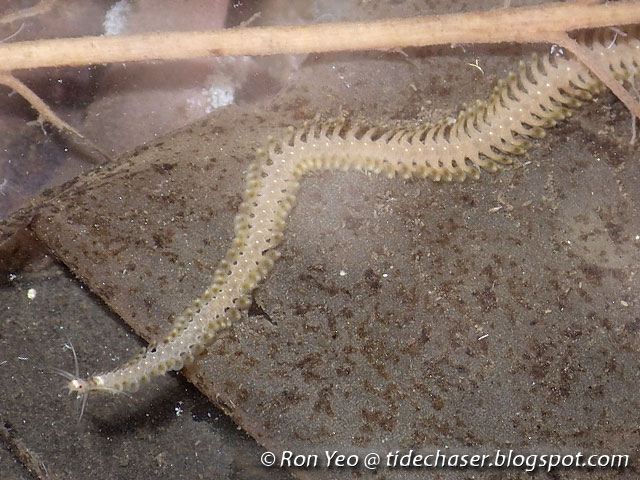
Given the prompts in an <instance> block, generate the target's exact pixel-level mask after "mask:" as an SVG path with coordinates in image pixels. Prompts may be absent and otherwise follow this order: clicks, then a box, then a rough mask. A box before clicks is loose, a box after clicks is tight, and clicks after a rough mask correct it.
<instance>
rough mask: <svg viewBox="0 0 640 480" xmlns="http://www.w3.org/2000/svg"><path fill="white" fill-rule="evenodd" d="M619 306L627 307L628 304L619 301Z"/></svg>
mask: <svg viewBox="0 0 640 480" xmlns="http://www.w3.org/2000/svg"><path fill="white" fill-rule="evenodd" d="M620 305H622V306H623V307H628V306H629V304H628V303H627V302H625V301H624V300H620Z"/></svg>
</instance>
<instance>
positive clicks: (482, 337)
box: [478, 333, 489, 340]
mask: <svg viewBox="0 0 640 480" xmlns="http://www.w3.org/2000/svg"><path fill="white" fill-rule="evenodd" d="M488 336H489V334H488V333H485V334H484V335H482V336H481V337H478V340H484V339H485V338H487V337H488Z"/></svg>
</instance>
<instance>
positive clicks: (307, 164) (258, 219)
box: [67, 31, 640, 399]
mask: <svg viewBox="0 0 640 480" xmlns="http://www.w3.org/2000/svg"><path fill="white" fill-rule="evenodd" d="M632 33H634V34H637V32H635V31H634V32H632ZM613 40H614V38H613V33H604V34H600V38H598V39H597V40H594V41H592V42H590V43H589V44H588V46H589V48H591V49H592V50H593V52H594V53H596V54H597V55H598V56H599V57H600V58H601V59H602V61H603V62H605V64H606V65H608V66H609V68H610V69H611V70H612V71H613V72H614V74H615V75H616V76H618V77H619V78H620V79H621V80H623V81H624V80H625V79H628V78H630V77H631V78H633V76H634V75H635V74H637V73H638V70H639V65H640V41H639V40H638V38H637V35H635V36H634V35H632V34H631V33H629V34H628V35H627V36H626V37H622V36H621V35H616V39H615V42H614V41H613ZM601 88H602V84H601V83H600V82H599V81H598V80H597V79H596V78H594V77H593V76H592V75H591V74H590V73H589V71H588V70H587V69H586V68H585V67H584V66H583V65H582V64H580V63H579V62H577V61H575V60H571V59H567V58H564V57H561V56H555V57H553V58H552V59H550V58H549V57H548V56H544V57H543V58H542V59H538V58H537V57H534V59H533V61H532V62H531V63H530V64H529V65H528V66H525V64H524V63H521V64H520V68H519V73H518V74H513V73H512V74H510V75H509V76H508V78H507V79H506V80H505V81H501V82H499V84H498V86H497V87H496V89H495V91H494V93H493V94H492V96H491V97H490V98H489V100H488V101H487V102H480V101H479V102H477V103H476V104H475V105H474V106H472V107H471V108H469V109H467V110H465V111H463V112H461V113H460V114H459V116H458V117H457V120H455V121H454V122H450V123H448V122H441V123H438V124H436V125H433V126H418V127H417V128H413V129H407V128H396V129H388V128H382V127H367V126H365V125H363V124H360V123H355V122H349V121H346V120H344V119H341V120H337V121H331V122H324V123H319V122H315V123H313V124H310V125H306V126H304V127H302V128H300V129H298V130H294V129H290V131H289V134H288V136H287V137H286V138H285V139H284V140H282V141H275V140H270V141H269V146H268V148H267V150H266V151H264V152H261V159H260V161H259V162H258V163H256V164H254V165H252V166H251V167H250V169H249V171H248V174H247V178H246V190H245V192H244V196H243V202H242V204H241V206H240V210H239V212H238V214H237V216H236V218H235V230H234V238H233V241H232V244H231V247H230V248H229V250H228V251H227V254H226V257H225V259H224V260H222V261H221V262H220V264H219V266H218V268H217V269H216V271H215V273H214V275H213V281H212V283H211V285H210V286H209V287H208V288H207V289H206V290H205V291H204V293H203V294H202V295H201V297H200V298H199V299H197V300H196V301H195V302H194V303H193V306H191V307H190V308H188V309H187V310H186V311H185V312H184V313H183V314H182V315H181V316H180V317H179V318H178V319H177V321H176V323H175V325H174V327H173V330H172V331H171V332H170V333H169V335H168V336H167V337H166V338H164V339H163V340H162V341H160V342H159V343H157V344H156V345H155V346H153V347H151V348H149V349H148V350H146V351H145V352H144V353H142V354H141V355H139V356H138V357H136V358H135V359H133V360H132V361H130V362H129V363H127V364H125V365H124V366H122V367H121V368H119V369H117V370H115V371H112V372H108V373H103V374H100V375H96V376H93V377H90V378H88V379H81V378H78V377H77V375H71V374H67V378H68V379H69V384H68V386H69V389H70V390H72V391H75V392H78V394H79V395H80V396H81V397H82V398H84V399H86V394H87V393H88V392H91V391H97V390H104V391H111V392H121V391H129V392H132V391H135V390H137V389H138V387H139V385H140V383H142V382H145V381H148V380H149V379H150V378H151V377H153V376H155V375H162V374H164V373H165V372H167V371H169V370H180V369H181V368H182V367H183V365H185V364H187V363H189V362H192V361H193V360H194V358H195V357H196V356H197V355H198V354H200V353H201V352H202V351H203V350H204V349H205V348H206V347H207V346H208V345H209V344H210V343H211V342H212V340H213V338H214V335H215V333H216V331H217V330H219V329H221V328H223V327H226V326H228V325H230V324H231V323H233V322H234V321H235V320H237V319H238V318H240V311H241V310H244V309H246V308H248V307H249V305H250V299H249V295H250V294H251V292H252V290H253V289H254V288H255V287H256V286H257V285H258V282H260V280H262V279H263V278H264V277H265V276H266V275H267V274H268V273H269V271H270V270H271V268H272V267H273V264H274V262H275V261H276V260H277V258H278V253H277V250H276V247H277V245H278V243H279V242H280V240H281V238H282V235H283V232H284V229H285V225H286V221H287V218H288V216H289V213H290V211H291V209H292V208H293V205H294V203H295V198H296V193H297V191H298V188H299V186H300V185H299V182H300V179H301V178H302V176H303V175H304V174H305V173H306V172H308V171H310V170H318V169H342V170H353V169H355V170H362V171H372V172H376V173H383V174H386V175H388V176H389V177H394V176H400V177H403V178H409V177H412V176H417V177H422V178H430V179H431V180H434V181H441V180H446V181H451V180H456V181H461V180H464V179H465V178H466V177H471V178H474V179H476V178H478V177H479V174H480V170H481V169H484V170H487V171H490V172H493V171H495V170H497V169H498V168H499V165H500V164H508V163H510V162H511V157H512V156H513V155H518V154H522V153H523V152H524V151H525V150H526V149H527V148H529V147H530V145H531V143H530V141H529V140H528V138H540V137H542V136H544V129H545V128H547V127H550V126H553V125H554V124H555V123H556V122H557V121H559V120H563V119H565V118H566V117H567V116H569V115H570V113H571V112H570V109H571V108H575V107H577V106H579V105H580V104H581V103H582V102H583V101H585V100H589V99H591V98H592V94H593V93H596V92H598V91H599V90H600V89H601Z"/></svg>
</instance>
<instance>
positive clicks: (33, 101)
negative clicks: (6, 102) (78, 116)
mask: <svg viewBox="0 0 640 480" xmlns="http://www.w3.org/2000/svg"><path fill="white" fill-rule="evenodd" d="M0 85H5V86H7V87H9V88H11V89H12V90H13V91H14V92H16V93H17V94H19V95H20V96H21V97H22V98H24V99H25V100H26V101H27V102H29V104H30V105H31V106H32V107H33V108H34V109H35V110H36V112H38V122H39V123H41V124H42V123H43V122H48V123H50V124H51V125H53V126H54V127H55V128H57V129H58V130H60V131H67V132H70V133H71V134H72V135H75V136H76V137H77V138H79V139H80V140H81V143H83V144H85V145H87V146H88V147H90V148H92V149H94V150H95V151H96V152H98V153H99V154H100V155H102V156H103V157H105V159H107V161H112V159H111V157H110V156H109V155H108V154H107V153H106V152H104V151H103V150H101V149H100V148H99V147H98V146H97V145H95V144H94V143H93V142H92V141H91V140H89V139H88V138H86V137H85V136H84V135H82V134H81V133H80V132H79V131H78V130H76V129H75V128H73V127H72V126H71V125H69V124H68V123H67V122H65V121H64V120H62V119H61V118H60V117H59V116H58V115H56V113H55V112H54V111H53V110H51V108H49V106H48V105H47V104H46V103H45V102H44V101H43V100H42V99H41V98H40V97H39V96H38V95H37V94H36V93H35V92H34V91H33V90H31V89H30V88H29V87H27V86H26V85H25V84H24V83H22V82H21V81H20V80H18V79H17V78H16V77H14V76H13V75H11V74H10V73H2V72H0Z"/></svg>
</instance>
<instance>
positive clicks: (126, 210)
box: [0, 1, 640, 479]
mask: <svg viewBox="0 0 640 480" xmlns="http://www.w3.org/2000/svg"><path fill="white" fill-rule="evenodd" d="M374 3H375V4H374ZM449 3H450V2H442V4H437V2H427V3H424V2H408V1H407V2H399V3H398V2H371V3H368V2H366V3H362V2H357V5H351V6H350V7H349V8H346V7H345V10H344V11H343V12H342V14H343V15H344V18H345V19H356V18H363V19H365V18H381V17H390V16H401V15H415V14H419V13H430V12H434V11H435V12H438V13H440V12H442V11H447V8H448V9H449V10H450V11H463V10H468V9H470V8H472V7H471V6H470V5H468V4H467V3H465V2H452V3H451V5H450V6H449V7H446V6H445V4H449ZM494 3H496V2H477V4H476V2H474V3H473V5H472V6H473V8H477V9H480V8H493V7H495V6H496V5H494ZM500 3H501V2H500ZM545 48H547V47H540V48H537V49H536V48H535V47H520V46H500V47H491V48H488V47H483V46H457V47H454V48H451V47H446V48H430V49H410V50H407V51H406V52H404V54H403V53H396V52H394V53H349V54H332V55H313V56H310V57H308V58H307V59H306V60H305V61H304V63H303V64H302V66H301V67H300V68H299V69H298V70H297V71H296V72H295V73H294V74H293V76H292V77H291V78H290V79H289V81H288V82H287V85H286V86H285V87H284V89H283V90H282V91H281V92H280V93H279V94H278V95H277V96H275V98H273V99H272V100H271V101H269V102H264V103H262V104H258V105H252V106H242V107H237V106H232V107H228V108H226V109H224V110H220V111H218V112H216V113H214V114H213V115H211V116H210V117H208V118H207V119H206V120H204V121H201V122H198V123H196V124H193V125H190V126H188V127H186V128H184V129H182V130H180V131H178V132H176V133H174V134H172V135H169V136H167V137H164V138H162V139H160V140H159V141H157V142H155V144H153V145H150V146H146V147H143V148H140V149H138V150H136V151H135V152H134V153H132V154H131V155H128V156H125V157H124V158H123V159H122V160H121V161H120V162H119V164H117V165H115V166H110V167H104V168H101V169H98V170H96V171H94V172H91V173H89V174H88V175H86V176H84V177H81V178H78V179H77V180H75V181H73V182H72V183H71V184H68V185H65V186H64V187H61V188H59V189H55V190H53V191H50V192H48V193H47V194H46V195H45V198H43V199H41V200H39V201H37V202H34V204H33V205H32V206H30V207H28V208H26V209H24V210H22V211H20V212H18V213H16V214H14V215H13V216H12V217H10V218H9V219H8V220H6V221H5V223H4V224H3V226H2V235H3V237H2V239H3V242H4V244H3V245H4V246H3V250H2V251H1V252H0V258H1V259H2V261H3V268H4V270H3V272H2V273H3V281H4V283H3V285H2V288H1V289H0V306H1V307H2V311H1V313H0V320H1V322H2V325H1V333H0V343H1V345H2V346H1V347H0V351H1V352H2V353H0V379H1V380H0V384H1V385H2V390H1V391H0V416H1V418H2V421H3V423H4V429H5V435H4V436H5V442H4V443H5V446H6V445H13V446H14V447H15V449H16V450H21V451H22V452H23V453H24V455H23V458H31V459H32V460H33V459H35V463H36V464H38V463H41V467H40V470H41V471H40V476H41V477H45V476H46V475H47V474H48V475H49V476H50V477H51V478H72V479H84V478H123V479H124V478H126V479H128V478H171V479H174V478H176V479H177V478H185V479H186V478H189V479H191V478H233V479H236V478H291V476H294V477H299V478H351V477H353V478H358V477H365V476H370V475H373V474H371V473H368V472H367V471H366V470H364V469H362V468H356V469H330V470H327V469H325V468H317V469H288V470H281V469H275V468H274V469H266V468H263V467H262V466H261V465H260V462H259V459H260V454H261V452H262V451H263V449H262V447H264V448H266V449H267V450H270V451H273V452H276V453H280V452H281V451H283V450H293V451H294V452H300V453H301V452H307V453H318V454H320V455H322V454H323V452H324V450H339V451H341V452H344V453H357V454H363V453H366V452H378V453H380V454H382V455H384V454H385V453H386V452H388V451H395V450H401V451H408V450H409V449H416V450H420V449H424V450H429V451H434V450H437V449H440V450H442V451H448V452H465V453H480V454H483V453H488V454H492V453H494V451H495V450H496V449H501V450H509V449H513V450H515V451H517V452H520V453H523V454H532V453H539V454H541V453H577V452H579V451H580V452H585V453H598V454H600V453H622V454H629V455H631V465H630V467H629V468H627V469H624V470H620V471H617V470H591V471H587V470H566V469H560V470H556V471H554V472H552V473H551V474H548V473H546V472H544V471H539V472H537V473H536V474H535V475H534V478H554V479H560V478H562V479H565V478H566V479H568V478H576V477H579V478H594V479H595V478H629V479H631V478H636V477H637V476H638V473H639V471H638V469H639V467H638V465H639V464H638V461H639V456H638V453H639V452H638V445H639V439H640V435H639V431H638V422H637V412H638V409H639V407H640V405H639V404H640V376H639V374H638V371H639V370H638V366H639V365H638V363H639V359H640V355H639V349H640V346H639V345H640V344H639V342H638V340H639V338H638V337H639V335H640V316H639V314H638V302H639V300H640V298H639V294H640V285H639V282H638V279H637V278H636V275H637V272H638V265H639V264H640V218H639V216H638V215H637V213H636V211H637V208H638V205H639V204H640V188H639V187H638V185H639V184H640V164H639V162H638V160H639V159H638V153H637V149H636V148H633V147H630V146H629V145H628V141H629V138H630V128H629V126H630V118H629V114H628V112H626V111H625V109H624V108H623V106H622V105H621V104H620V103H619V102H617V101H616V99H615V98H614V97H613V96H611V95H610V94H605V95H604V96H602V97H601V98H600V100H599V101H598V102H597V103H596V104H593V105H589V106H587V107H586V108H584V109H582V110H581V111H579V112H576V114H575V116H574V118H573V119H572V120H571V121H570V122H568V123H563V124H562V125H560V126H559V127H557V128H555V129H553V130H551V131H550V132H549V133H550V134H549V136H548V138H547V139H545V140H542V141H539V142H536V146H535V148H534V149H532V150H531V152H529V153H528V154H527V155H526V156H523V157H522V158H520V159H518V161H517V162H516V165H515V166H514V168H509V169H506V170H504V171H503V172H501V173H498V174H495V175H491V174H483V175H482V178H481V180H480V181H478V182H466V183H463V184H434V183H431V182H428V181H413V180H411V181H404V180H399V179H395V180H388V179H386V178H382V177H378V176H375V175H363V174H358V173H342V172H340V173H338V172H335V173H334V172H330V173H322V174H318V173H316V174H312V175H310V176H309V177H308V178H307V179H306V180H305V181H304V183H303V186H302V188H301V191H300V195H299V198H298V200H299V201H298V206H297V207H296V209H295V211H294V213H293V214H292V216H291V221H290V224H289V227H288V230H287V234H286V235H285V239H284V242H283V244H282V247H281V251H282V253H283V256H282V259H281V260H280V261H279V262H278V263H277V265H276V268H275V270H274V271H273V273H272V274H271V275H270V276H269V278H268V279H267V280H266V281H265V282H264V283H263V284H262V285H261V286H260V288H258V289H257V290H256V291H255V293H254V297H253V300H254V302H253V306H252V308H251V309H250V311H249V314H248V316H246V317H245V318H243V320H242V321H241V322H239V323H238V324H236V325H235V326H234V327H233V328H231V329H229V330H227V331H225V332H223V333H222V334H220V336H219V338H218V339H217V340H216V341H215V342H214V344H213V345H212V346H211V347H210V348H209V350H208V352H207V353H206V354H205V355H204V356H203V357H202V358H201V359H200V360H199V361H198V362H197V363H196V365H195V366H193V367H192V368H189V371H188V372H186V373H187V374H186V376H185V377H183V376H182V375H170V376H167V377H165V378H162V379H159V380H156V381H154V382H153V383H152V384H151V385H149V386H147V387H145V388H143V389H142V390H141V392H139V393H137V394H135V395H133V396H132V397H131V398H129V397H127V396H119V397H113V396H109V395H96V396H92V397H91V398H90V400H89V404H88V409H87V412H86V413H85V417H84V418H83V420H82V422H81V423H80V424H77V423H76V418H77V413H76V412H75V411H74V409H73V403H72V401H71V400H70V399H69V398H68V397H67V395H66V393H64V392H63V391H62V390H61V388H62V386H63V383H64V382H63V380H62V379H61V378H60V377H57V376H56V375H54V374H52V373H50V372H48V371H47V370H46V369H47V368H48V367H58V368H64V369H67V370H72V369H73V360H72V354H71V352H70V351H69V349H68V348H66V347H65V346H64V345H65V343H67V342H68V341H69V340H70V341H71V342H72V343H73V345H74V347H75V349H76V351H77V353H78V358H79V361H80V369H81V372H82V373H85V372H90V373H96V372H99V371H105V370H109V369H113V368H116V367H117V366H119V365H120V364H121V363H122V362H124V361H126V360H128V359H129V358H130V357H131V356H132V355H134V354H135V353H136V352H137V350H138V349H139V348H140V347H141V345H144V344H145V342H144V341H143V340H141V339H139V337H142V338H143V339H145V340H147V341H150V340H153V339H157V338H160V337H161V336H162V334H163V332H166V331H167V329H169V327H170V324H171V319H172V318H173V316H175V315H177V314H179V312H180V311H181V310H182V309H183V308H184V307H185V306H186V305H188V304H189V302H190V301H191V300H192V299H193V298H195V297H196V296H198V295H199V293H200V291H202V290H203V289H204V288H205V286H206V285H207V284H208V281H209V276H210V274H211V272H212V271H213V269H214V267H215V265H216V262H217V261H218V260H219V259H220V258H221V256H222V255H223V253H224V249H225V247H226V245H228V243H229V241H230V238H231V230H232V218H233V215H234V214H235V210H236V208H237V206H238V203H239V201H240V192H241V190H242V173H243V171H244V170H245V169H246V168H247V166H248V165H249V163H250V162H251V161H253V160H254V159H255V158H256V154H255V152H256V149H257V148H258V147H260V146H263V145H264V144H265V139H266V138H267V136H268V135H270V134H271V135H282V132H284V130H285V128H286V126H288V125H296V124H300V123H301V122H302V121H304V120H309V119H312V118H313V117H314V116H315V115H316V113H317V112H320V113H321V114H323V115H324V116H328V117H331V116H337V115H339V114H340V112H341V111H342V112H344V111H347V112H349V114H350V115H353V116H354V117H360V118H366V119H368V120H370V121H371V122H388V121H390V120H415V119H419V120H425V121H427V120H437V119H440V118H442V117H446V116H455V114H456V112H457V111H458V110H459V109H461V108H463V107H464V105H465V104H471V103H472V102H473V101H475V99H476V98H487V96H488V95H489V93H490V92H491V89H492V87H493V85H494V84H495V82H496V81H497V80H498V79H499V78H504V77H505V76H506V73H507V72H508V71H509V70H512V69H515V68H516V67H517V62H518V60H519V59H521V58H524V57H528V56H529V55H530V53H531V52H532V51H535V50H537V51H543V50H544V49H545ZM405 54H406V55H405ZM476 60H477V62H476ZM473 63H477V64H478V65H480V66H481V67H482V70H483V72H481V71H480V70H479V69H477V68H475V67H474V66H472V65H470V64H473ZM150 68H152V67H150ZM29 289H34V290H35V293H36V296H35V298H33V299H29V298H28V293H29ZM189 382H191V383H193V384H194V385H195V387H196V388H197V389H198V390H200V392H202V394H201V393H200V392H198V390H196V388H194V387H193V386H192V385H191V384H190V383H189ZM218 408H220V409H221V410H219V409H218ZM236 425H237V426H238V427H239V428H241V429H242V430H243V431H244V432H246V433H243V432H239V431H238V430H237V429H236ZM251 437H252V438H253V439H255V441H254V440H253V439H252V438H251ZM256 441H257V443H256ZM0 459H1V462H2V464H1V465H0V469H1V470H2V472H4V474H3V475H2V478H11V479H13V478H16V479H18V478H29V474H28V473H27V472H26V470H25V469H24V468H23V467H22V466H21V465H20V463H19V462H18V461H17V460H16V457H15V456H14V455H13V454H11V453H9V451H8V450H4V451H3V452H2V454H1V456H0ZM45 469H46V472H45ZM376 476H377V478H380V479H382V478H425V476H429V478H447V479H449V478H451V479H454V478H486V479H491V478H495V479H497V478H530V477H531V475H530V474H526V473H524V472H522V471H519V470H515V469H514V470H507V471H504V470H491V469H489V470H483V471H477V470H454V469H440V470H429V471H424V470H422V469H381V470H379V471H378V473H377V474H376Z"/></svg>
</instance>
